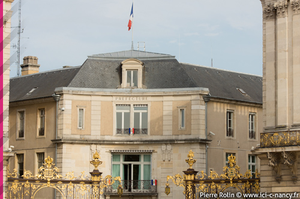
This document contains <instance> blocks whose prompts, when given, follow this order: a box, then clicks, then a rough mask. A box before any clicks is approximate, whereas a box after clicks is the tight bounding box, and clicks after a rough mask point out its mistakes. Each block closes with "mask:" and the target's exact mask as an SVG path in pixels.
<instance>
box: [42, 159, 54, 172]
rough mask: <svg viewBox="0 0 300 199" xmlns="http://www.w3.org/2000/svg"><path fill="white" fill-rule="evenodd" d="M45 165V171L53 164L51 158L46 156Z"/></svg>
mask: <svg viewBox="0 0 300 199" xmlns="http://www.w3.org/2000/svg"><path fill="white" fill-rule="evenodd" d="M45 163H46V164H44V165H46V167H47V169H49V168H51V166H52V165H54V164H53V158H51V157H50V156H48V157H47V158H46V159H45Z"/></svg>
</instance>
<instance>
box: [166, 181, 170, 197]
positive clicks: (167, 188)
mask: <svg viewBox="0 0 300 199" xmlns="http://www.w3.org/2000/svg"><path fill="white" fill-rule="evenodd" d="M170 192H171V189H170V187H169V183H168V182H167V183H166V188H165V194H167V195H169V194H170Z"/></svg>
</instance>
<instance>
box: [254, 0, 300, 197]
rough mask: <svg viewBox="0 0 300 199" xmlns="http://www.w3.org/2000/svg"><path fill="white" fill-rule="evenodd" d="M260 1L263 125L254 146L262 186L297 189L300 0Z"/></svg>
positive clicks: (272, 189)
mask: <svg viewBox="0 0 300 199" xmlns="http://www.w3.org/2000/svg"><path fill="white" fill-rule="evenodd" d="M261 2H262V7H263V104H264V106H263V116H264V123H263V126H264V129H263V132H262V133H261V135H260V147H259V148H257V149H256V150H255V154H259V158H260V159H261V191H263V192H269V193H271V192H272V193H277V192H281V193H287V192H291V193H295V192H299V185H300V184H299V175H300V173H299V170H300V167H299V165H300V164H299V155H300V149H299V144H300V132H299V130H300V111H299V109H300V100H299V97H300V92H299V87H300V79H299V75H300V56H299V52H300V12H299V11H300V6H299V5H300V4H299V3H300V1H298V0H290V1H278V0H261ZM297 197H298V198H299V196H297Z"/></svg>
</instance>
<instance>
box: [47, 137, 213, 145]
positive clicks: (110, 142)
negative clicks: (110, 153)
mask: <svg viewBox="0 0 300 199" xmlns="http://www.w3.org/2000/svg"><path fill="white" fill-rule="evenodd" d="M51 141H52V143H54V144H101V145H120V144H124V145H128V144H140V145H145V144H147V145H148V144H164V143H168V144H191V143H202V144H208V143H210V142H211V140H208V139H201V138H198V139H196V138H192V139H180V138H179V139H148V140H130V139H127V140H125V139H120V140H102V139H99V140H95V139H93V140H82V139H64V138H63V139H54V140H51Z"/></svg>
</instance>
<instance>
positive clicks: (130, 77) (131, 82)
mask: <svg viewBox="0 0 300 199" xmlns="http://www.w3.org/2000/svg"><path fill="white" fill-rule="evenodd" d="M137 86H138V70H127V87H137Z"/></svg>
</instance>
